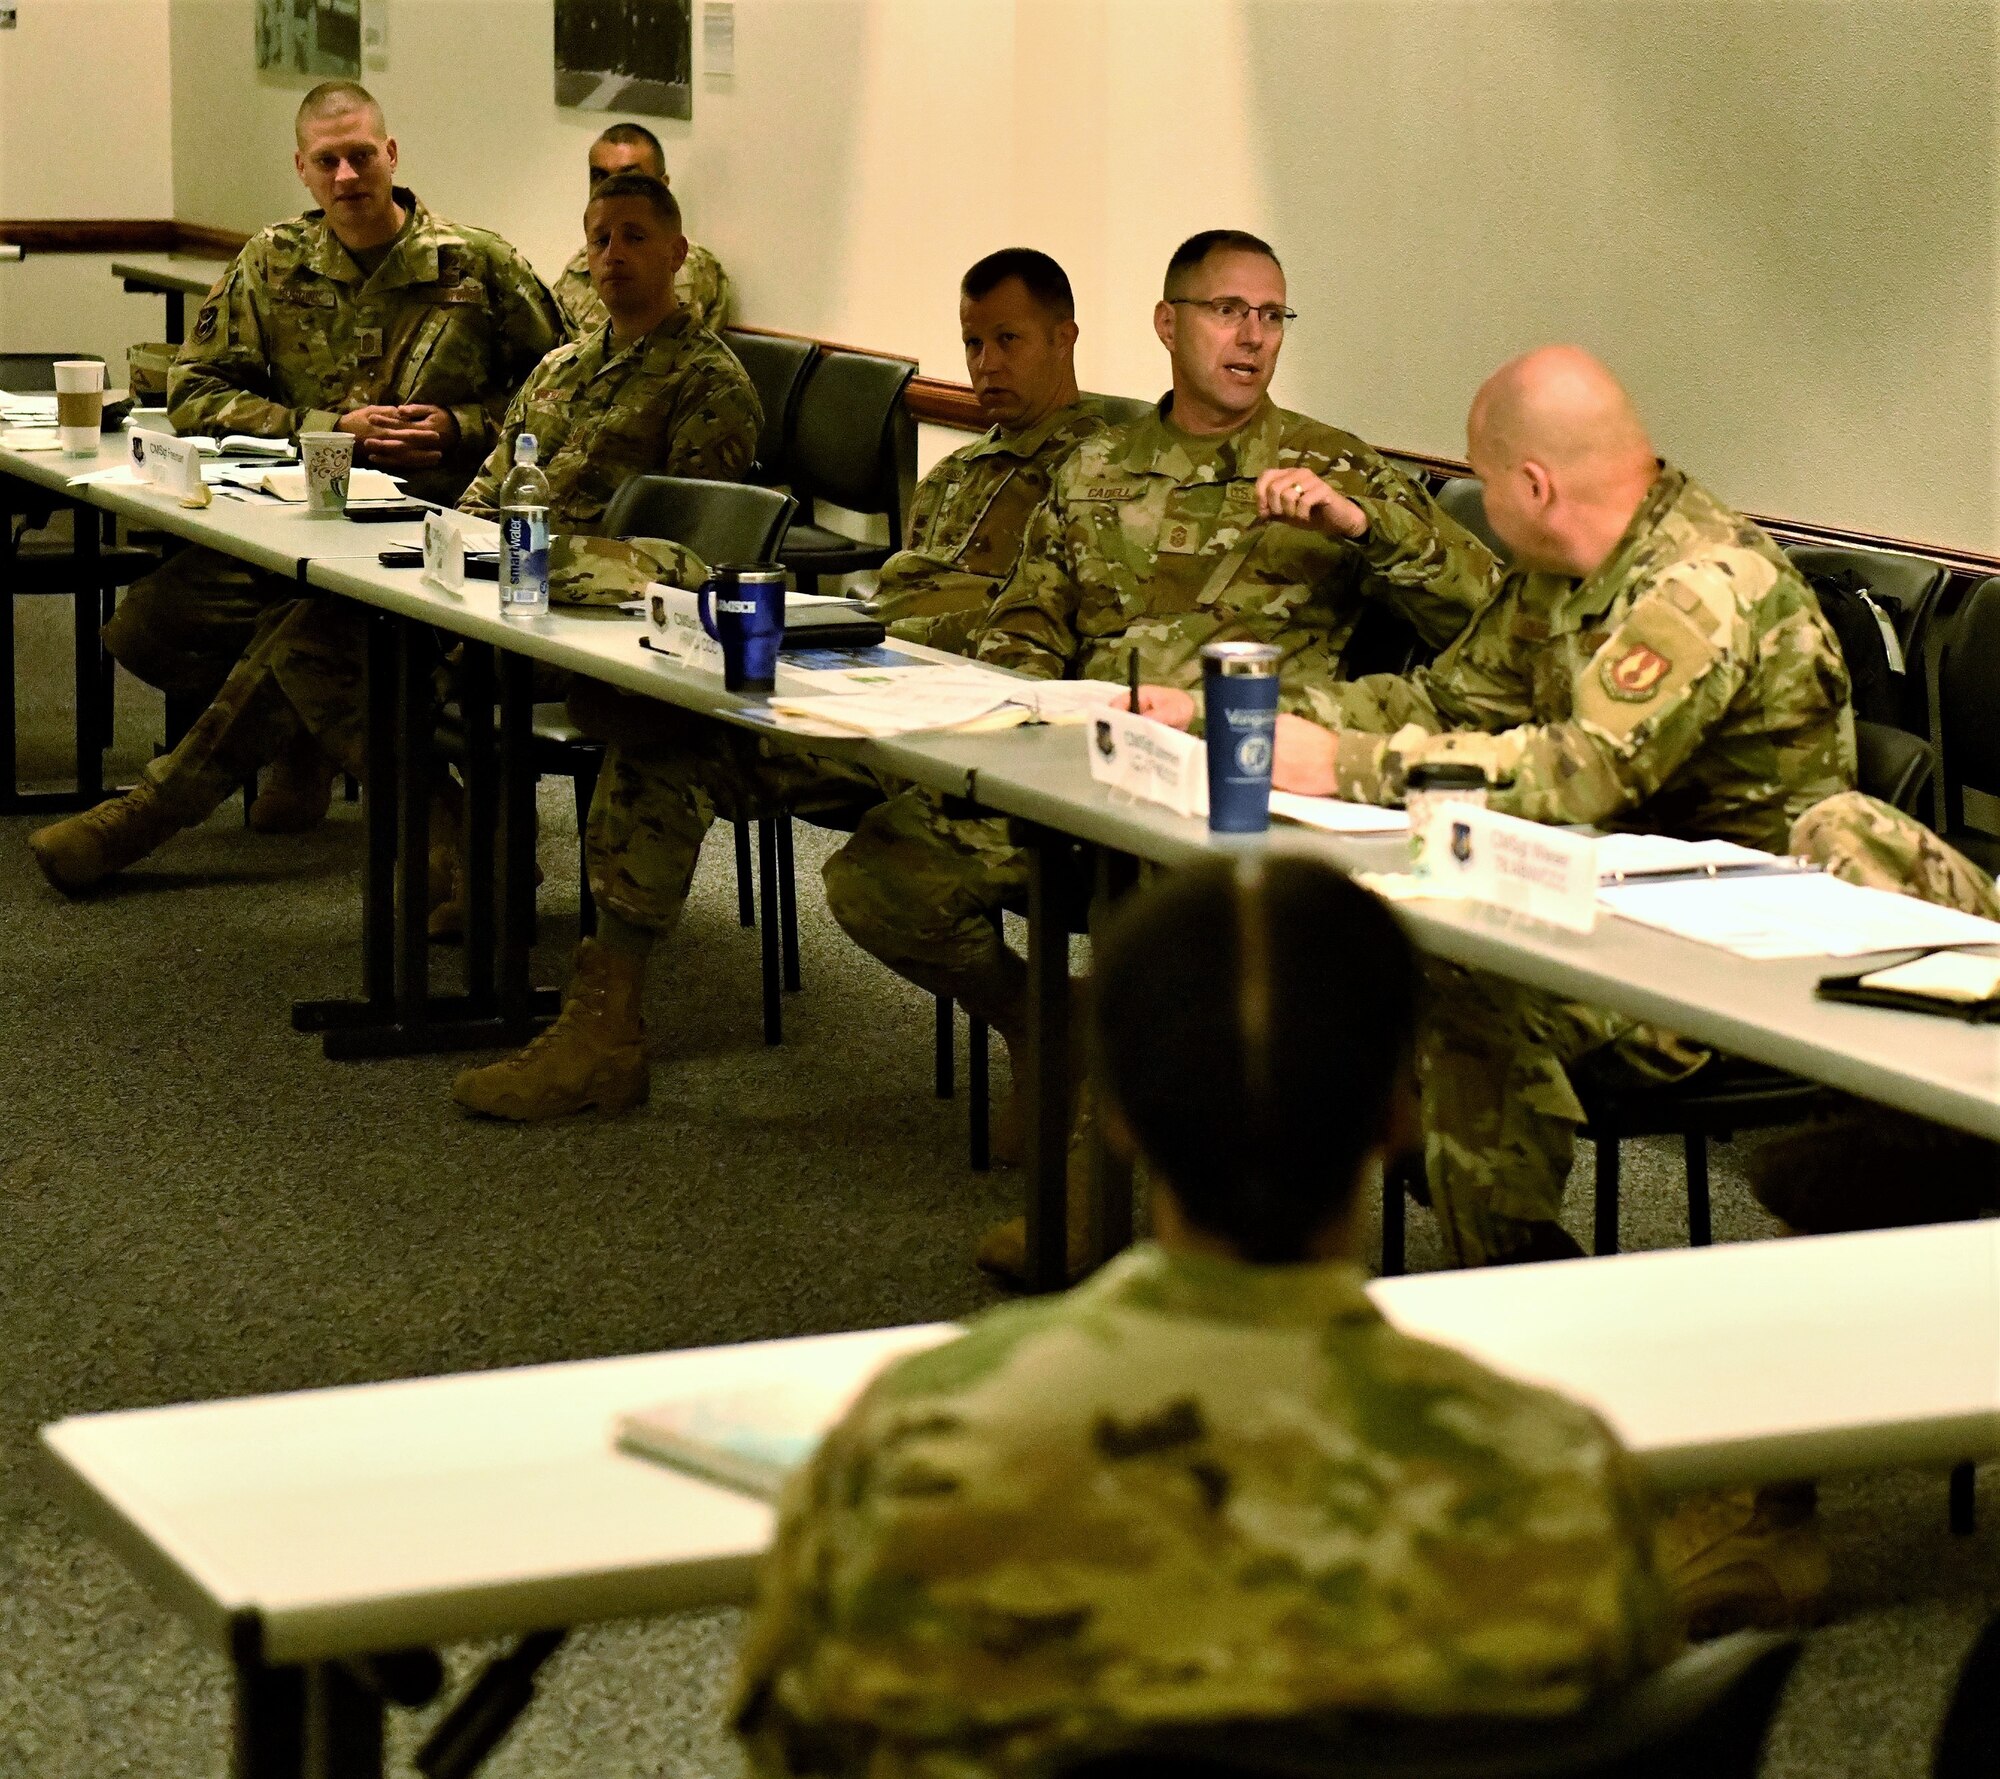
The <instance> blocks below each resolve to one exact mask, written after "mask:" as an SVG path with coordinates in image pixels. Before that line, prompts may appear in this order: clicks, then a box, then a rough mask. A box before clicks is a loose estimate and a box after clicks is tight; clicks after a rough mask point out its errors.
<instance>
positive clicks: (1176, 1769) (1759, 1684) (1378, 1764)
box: [1061, 1632, 1799, 1779]
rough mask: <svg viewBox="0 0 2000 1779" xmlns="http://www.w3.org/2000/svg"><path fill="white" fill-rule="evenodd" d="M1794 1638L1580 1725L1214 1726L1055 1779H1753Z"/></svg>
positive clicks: (1668, 1683) (1741, 1641)
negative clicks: (1321, 1729)
mask: <svg viewBox="0 0 2000 1779" xmlns="http://www.w3.org/2000/svg"><path fill="white" fill-rule="evenodd" d="M1798 1657H1799V1643H1798V1640H1797V1639H1796V1638H1782V1637H1769V1636H1763V1635H1759V1634H1756V1633H1752V1632H1744V1633H1740V1634H1739V1635H1737V1636H1734V1637H1723V1638H1719V1639H1717V1640H1716V1641H1715V1642H1713V1643H1706V1644H1703V1645H1701V1646H1699V1647H1698V1648H1695V1649H1693V1650H1690V1651H1689V1652H1688V1653H1687V1654H1686V1655H1684V1656H1682V1657H1681V1658H1680V1659H1679V1660H1678V1661H1676V1662H1674V1663H1672V1664H1671V1665H1670V1666H1669V1667H1666V1668H1664V1669H1662V1670H1661V1671H1660V1672H1659V1673H1657V1674H1654V1675H1651V1676H1649V1677H1648V1678H1646V1679H1645V1680H1642V1681H1640V1682H1639V1683H1638V1684H1637V1685H1636V1686H1633V1687H1630V1688H1628V1689H1627V1690H1626V1691H1625V1692H1623V1693H1621V1694H1619V1695H1618V1696H1617V1697H1616V1698H1612V1699H1608V1700H1606V1701H1605V1702H1604V1703H1603V1704H1601V1705H1599V1706H1597V1707H1595V1708H1594V1709H1592V1710H1590V1711H1586V1712H1583V1713H1581V1714H1580V1715H1578V1716H1576V1717H1571V1718H1564V1719H1559V1720H1557V1721H1555V1722H1553V1723H1551V1722H1541V1721H1533V1720H1528V1721H1522V1720H1515V1719H1491V1718H1487V1719H1480V1720H1477V1721H1466V1720H1460V1721H1450V1720H1445V1721H1440V1722H1431V1721H1426V1720H1415V1719H1410V1720H1403V1721H1399V1722H1387V1721H1383V1720H1376V1721H1373V1722H1365V1721H1364V1722H1356V1723H1353V1724H1350V1725H1348V1726H1346V1727H1345V1728H1343V1729H1341V1730H1340V1731H1338V1732H1337V1733H1333V1734H1326V1733H1317V1732H1315V1731H1314V1730H1313V1728H1312V1727H1311V1726H1305V1725H1285V1724H1245V1723H1234V1724H1226V1725H1218V1726H1215V1727H1213V1728H1207V1729H1191V1730H1183V1731H1180V1732H1178V1733H1176V1734H1173V1735H1161V1736H1159V1737H1157V1738H1151V1739H1148V1740H1147V1741H1145V1742H1144V1743H1143V1744H1141V1745H1138V1746H1134V1747H1131V1748H1127V1749H1124V1750H1120V1751H1117V1752H1113V1753H1105V1754H1096V1755H1092V1756H1089V1757H1087V1758H1085V1759H1082V1760H1078V1761H1073V1762H1071V1763H1069V1764H1068V1765H1066V1766H1065V1767H1063V1768H1062V1769H1061V1771H1062V1774H1063V1779H1691V1776H1692V1775H1696V1774H1699V1775H1700V1779H1754V1775H1755V1773H1756V1771H1757V1763H1758V1759H1759V1757H1760V1756H1761V1754H1762V1752H1763V1748H1764V1742H1765V1738H1766V1735H1767V1733H1768V1732H1769V1729H1770V1725H1771V1719H1772V1716H1773V1715H1774V1714H1775V1712H1776V1710H1777V1705H1778V1698H1779V1696H1780V1694H1782V1693H1783V1691H1784V1688H1785V1682H1786V1680H1787V1679H1788V1678H1789V1677H1790V1675H1791V1671H1792V1666H1793V1664H1794V1663H1795V1662H1796V1661H1797V1660H1798Z"/></svg>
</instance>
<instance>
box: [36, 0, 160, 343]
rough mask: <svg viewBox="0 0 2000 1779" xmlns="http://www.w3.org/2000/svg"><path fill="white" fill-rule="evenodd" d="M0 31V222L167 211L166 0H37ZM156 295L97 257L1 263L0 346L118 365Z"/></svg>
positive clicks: (151, 328) (155, 330)
mask: <svg viewBox="0 0 2000 1779" xmlns="http://www.w3.org/2000/svg"><path fill="white" fill-rule="evenodd" d="M18 13H19V23H18V24H17V25H16V27H15V28H14V29H13V30H11V31H0V217H9V218H25V219H32V218H36V217H160V216H169V215H171V214H172V213H173V198H174V192H173V168H172V157H171V153H170V151H169V143H170V140H171V130H172V108H171V106H170V104H169V100H168V87H167V78H166V66H167V27H168V0H52V3H51V0H43V3H42V4H39V5H23V6H21V7H19V8H18ZM160 326H161V307H160V302H159V299H158V298H157V297H155V298H145V297H136V296H127V295H126V294H125V293H124V291H123V290H122V289H121V288H120V286H119V285H118V283H117V281H116V280H114V279H113V278H112V276H111V273H110V261H109V259H108V258H105V257H103V256H100V255H96V254H43V255H37V256H34V257H32V258H30V259H26V260H23V261H22V262H21V263H20V264H18V265H15V264H0V351H11V352H96V353H101V354H102V355H103V356H104V357H105V358H107V359H112V360H114V361H115V360H118V359H122V357H123V356H124V351H125V347H126V346H127V345H128V344H129V343H130V342H131V341H132V340H135V339H138V338H141V337H145V338H149V339H151V338H157V337H158V334H159V329H160Z"/></svg>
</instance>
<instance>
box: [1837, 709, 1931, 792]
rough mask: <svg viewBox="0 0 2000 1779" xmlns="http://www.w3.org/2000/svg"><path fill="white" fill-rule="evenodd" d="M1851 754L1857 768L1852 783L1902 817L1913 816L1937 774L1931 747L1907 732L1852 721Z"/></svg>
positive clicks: (1919, 737) (1886, 724)
mask: <svg viewBox="0 0 2000 1779" xmlns="http://www.w3.org/2000/svg"><path fill="white" fill-rule="evenodd" d="M1854 751H1855V754H1856V756H1857V759H1858V763H1859V767H1860V770H1859V773H1858V774H1857V777H1856V783H1858V784H1859V785H1860V787H1861V789H1862V790H1864V791H1866V792H1867V793H1868V794H1869V796H1871V797H1880V798H1881V799H1882V801H1883V802H1884V803H1893V804H1894V805H1895V806H1896V807H1897V808H1898V809H1900V810H1902V811H1903V812H1904V813H1905V814H1906V815H1916V814H1917V813H1918V809H1917V804H1918V802H1919V800H1920V799H1921V798H1922V796H1923V794H1924V790H1925V788H1926V787H1927V786H1928V785H1929V784H1930V782H1931V774H1932V773H1933V772H1935V771H1936V770H1937V756H1936V755H1935V754H1934V753H1932V752H1931V744H1930V743H1929V742H1928V741H1926V740H1925V739H1924V738H1923V737H1922V736H1921V735H1912V734H1911V733H1910V732H1909V730H1907V729H1897V728H1893V727H1892V726H1891V725H1889V724H1888V723H1871V722H1870V721H1869V720H1868V719H1867V718H1866V717H1856V718H1855V720H1854Z"/></svg>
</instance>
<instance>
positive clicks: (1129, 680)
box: [1125, 649, 1139, 716]
mask: <svg viewBox="0 0 2000 1779" xmlns="http://www.w3.org/2000/svg"><path fill="white" fill-rule="evenodd" d="M1125 683H1126V685H1127V686H1128V687H1130V688H1131V693H1132V714H1133V715H1134V716H1137V715H1138V714H1139V651H1138V650H1137V649H1134V650H1132V652H1131V653H1130V654H1128V655H1127V656H1126V657H1125Z"/></svg>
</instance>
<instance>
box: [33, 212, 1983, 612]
mask: <svg viewBox="0 0 2000 1779" xmlns="http://www.w3.org/2000/svg"><path fill="white" fill-rule="evenodd" d="M248 239H249V236H247V235H245V234H242V233H240V232H239V231H237V230H235V229H220V228H211V227H209V226H208V225H207V224H205V223H194V222H181V221H179V220H177V219H175V218H172V217H166V218H139V219H125V220H120V219H100V218H88V219H77V218H48V219H44V220H36V221H21V222H6V221H0V244H5V245H11V246H18V247H20V248H22V249H24V250H25V251H26V252H29V253H186V254H193V255H196V256H198V257H202V258H210V259H231V258H233V257H234V256H235V255H236V253H237V252H238V250H239V249H241V247H242V246H243V243H244V242H245V241H247V240H248ZM732 326H733V327H734V328H735V329H736V331H737V332H739V333H746V334H770V335H774V336H776V337H778V338H780V339H788V340H802V339H812V338H813V337H814V336H812V335H809V334H799V333H792V332H789V331H788V330H786V329H784V328H775V327H749V326H746V325H744V324H743V323H741V322H737V323H732ZM816 343H817V344H818V345H820V346H823V347H826V348H827V349H829V350H832V351H840V352H866V353H870V354H872V355H876V356H883V357H894V358H909V359H913V360H914V357H915V354H913V353H908V352H901V353H883V352H882V349H881V348H880V347H877V346H849V345H845V344H843V343H841V342H840V341H837V340H818V341H817V342H816ZM903 405H904V406H905V407H906V408H907V409H908V410H909V413H910V416H911V418H912V419H914V420H917V421H919V422H921V423H922V424H924V425H926V426H945V427H950V428H951V429H952V430H953V431H957V432H984V431H985V430H986V427H987V421H986V418H985V416H984V415H982V414H981V413H980V411H979V401H978V398H977V397H975V396H974V395H973V393H972V386H971V385H970V384H968V383H958V382H954V381H952V380H951V379H950V378H948V377H926V376H923V375H922V374H919V375H917V376H915V377H912V378H911V379H910V385H909V388H908V389H907V390H905V391H904V394H903ZM1377 449H1379V450H1380V451H1381V452H1382V454H1383V455H1384V456H1385V457H1392V458H1394V459H1396V461H1397V462H1399V463H1406V464H1411V465H1414V466H1415V467H1416V468H1418V469H1421V470H1424V471H1426V472H1427V473H1429V474H1431V475H1437V476H1464V475H1470V474H1471V471H1470V469H1469V468H1468V467H1467V466H1466V464H1465V463H1464V462H1463V461H1462V460H1461V459H1459V458H1456V457H1440V456H1437V455H1435V454H1434V453H1432V452H1429V451H1404V450H1399V449H1397V448H1396V447H1394V446H1392V445H1382V446H1378V447H1377ZM1749 517H1750V518H1752V519H1754V520H1755V521H1756V522H1757V523H1758V524H1759V525H1761V526H1763V527H1764V528H1765V529H1766V530H1767V531H1769V532H1770V533H1771V534H1772V536H1774V537H1776V538H1778V539H1780V540H1781V541H1783V542H1785V543H1798V544H1829V545H1834V546H1836V547H1840V548H1847V549H1861V550H1896V551H1901V552H1902V553H1904V554H1905V555H1911V556H1923V557H1926V558H1928V559H1929V560H1931V561H1934V562H1942V563H1944V564H1945V565H1946V566H1947V567H1949V568H1950V569H1952V570H1953V571H1954V572H1955V573H1958V574H1965V575H1977V576H1985V575H1996V574H2000V556H1994V555H1988V554H1987V553H1985V552H1984V551H1980V550H1964V549H1960V548H1958V547H1956V546H1955V545H1951V544H1929V543H1923V542H1921V541H1919V540H1918V539H1915V538H1907V537H1895V536H1892V535H1889V534H1887V533H1883V532H1875V531H1856V530H1854V529H1852V528H1851V527H1848V526H1844V525H1823V524H1819V523H1816V522H1815V521H1813V520H1809V519H1789V518H1785V517H1783V516H1782V515H1779V514H1775V513H1752V514H1750V515H1749Z"/></svg>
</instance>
